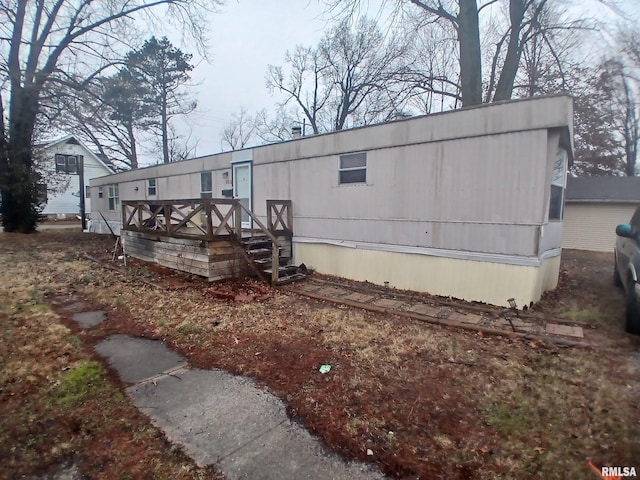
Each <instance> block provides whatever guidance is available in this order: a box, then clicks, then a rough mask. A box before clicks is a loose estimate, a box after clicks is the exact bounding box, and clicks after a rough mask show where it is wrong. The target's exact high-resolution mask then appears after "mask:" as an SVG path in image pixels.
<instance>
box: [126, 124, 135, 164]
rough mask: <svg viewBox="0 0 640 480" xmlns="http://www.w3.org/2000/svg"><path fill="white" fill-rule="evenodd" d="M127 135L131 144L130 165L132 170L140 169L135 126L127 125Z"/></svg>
mask: <svg viewBox="0 0 640 480" xmlns="http://www.w3.org/2000/svg"><path fill="white" fill-rule="evenodd" d="M126 128H127V135H128V136H129V144H130V145H131V154H130V157H129V165H130V167H131V170H135V169H136V168H138V148H137V145H136V137H135V135H134V132H133V124H131V123H127V127H126Z"/></svg>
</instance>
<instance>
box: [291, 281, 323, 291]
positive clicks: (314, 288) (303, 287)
mask: <svg viewBox="0 0 640 480" xmlns="http://www.w3.org/2000/svg"><path fill="white" fill-rule="evenodd" d="M296 287H297V288H298V290H301V291H303V292H317V291H318V290H320V289H321V288H322V286H321V285H314V284H312V283H303V284H298V285H296Z"/></svg>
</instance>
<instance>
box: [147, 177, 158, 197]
mask: <svg viewBox="0 0 640 480" xmlns="http://www.w3.org/2000/svg"><path fill="white" fill-rule="evenodd" d="M147 194H148V195H155V194H156V179H155V178H150V179H149V180H147Z"/></svg>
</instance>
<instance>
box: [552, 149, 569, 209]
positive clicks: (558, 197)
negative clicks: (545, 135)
mask: <svg viewBox="0 0 640 480" xmlns="http://www.w3.org/2000/svg"><path fill="white" fill-rule="evenodd" d="M566 185H567V151H566V150H565V149H564V148H559V149H558V152H557V153H556V159H555V162H554V164H553V176H552V177H551V193H550V198H549V220H562V217H563V214H564V190H565V187H566Z"/></svg>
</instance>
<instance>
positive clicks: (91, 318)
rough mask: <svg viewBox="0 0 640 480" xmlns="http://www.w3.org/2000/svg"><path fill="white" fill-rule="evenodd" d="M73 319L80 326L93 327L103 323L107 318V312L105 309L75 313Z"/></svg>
mask: <svg viewBox="0 0 640 480" xmlns="http://www.w3.org/2000/svg"><path fill="white" fill-rule="evenodd" d="M71 319H72V320H73V321H74V322H76V323H77V324H78V325H79V326H80V328H84V329H87V328H91V327H95V326H96V325H99V324H101V323H102V322H104V321H105V320H106V319H107V312H105V311H104V310H95V311H93V312H79V313H74V314H73V316H72V317H71Z"/></svg>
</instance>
